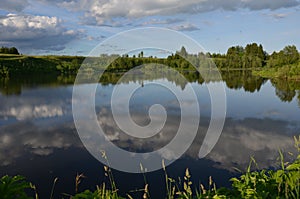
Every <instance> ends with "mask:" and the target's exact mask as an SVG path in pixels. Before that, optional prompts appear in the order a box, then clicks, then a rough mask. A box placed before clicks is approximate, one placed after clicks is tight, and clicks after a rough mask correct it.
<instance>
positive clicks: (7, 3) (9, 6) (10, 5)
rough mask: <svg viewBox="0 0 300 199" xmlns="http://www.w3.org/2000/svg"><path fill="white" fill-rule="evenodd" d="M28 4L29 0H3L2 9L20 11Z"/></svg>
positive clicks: (0, 6)
mask: <svg viewBox="0 0 300 199" xmlns="http://www.w3.org/2000/svg"><path fill="white" fill-rule="evenodd" d="M28 5H29V3H28V1H27V0H1V5H0V10H6V11H17V12H20V11H22V10H23V9H24V8H25V7H26V6H28Z"/></svg>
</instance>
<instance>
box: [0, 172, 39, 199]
mask: <svg viewBox="0 0 300 199" xmlns="http://www.w3.org/2000/svg"><path fill="white" fill-rule="evenodd" d="M29 189H35V188H34V186H33V185H32V184H31V183H29V182H27V181H25V178H24V177H22V176H14V177H10V176H7V175H6V176H3V177H2V178H0V196H1V198H2V199H12V198H14V199H31V198H33V197H30V196H28V195H27V193H26V191H28V190H29Z"/></svg>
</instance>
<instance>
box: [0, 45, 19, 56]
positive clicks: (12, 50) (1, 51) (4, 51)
mask: <svg viewBox="0 0 300 199" xmlns="http://www.w3.org/2000/svg"><path fill="white" fill-rule="evenodd" d="M0 54H14V55H19V54H20V53H19V51H18V49H17V48H16V47H11V48H8V47H4V46H2V47H1V48H0Z"/></svg>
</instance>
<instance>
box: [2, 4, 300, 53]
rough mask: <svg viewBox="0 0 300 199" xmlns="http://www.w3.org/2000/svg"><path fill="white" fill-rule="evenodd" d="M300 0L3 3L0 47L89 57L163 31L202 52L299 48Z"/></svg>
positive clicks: (270, 51) (22, 51)
mask: <svg viewBox="0 0 300 199" xmlns="http://www.w3.org/2000/svg"><path fill="white" fill-rule="evenodd" d="M299 19H300V0H1V2H0V46H8V47H11V46H15V47H17V48H18V49H19V51H20V52H21V53H23V54H33V55H38V54H58V55H63V54H64V55H88V54H89V52H90V51H91V50H92V49H93V48H95V47H96V46H97V45H98V44H99V43H101V42H103V41H104V40H106V39H108V38H110V37H112V36H114V35H116V34H118V33H120V32H122V31H126V30H130V29H134V28H143V27H163V28H168V29H172V30H176V31H179V32H181V33H183V34H186V35H187V36H189V37H191V38H192V39H194V40H195V41H197V42H198V43H199V44H200V45H202V46H203V48H204V49H205V50H206V51H209V52H213V53H226V51H227V49H228V48H229V47H230V46H236V45H241V46H245V45H246V44H248V43H253V42H256V43H259V44H262V45H263V46H264V49H265V50H266V51H267V52H268V53H272V52H273V51H279V50H281V49H283V48H284V47H285V46H287V45H296V47H297V48H298V50H299V49H300V37H299V33H300V20H299Z"/></svg>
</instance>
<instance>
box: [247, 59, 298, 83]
mask: <svg viewBox="0 0 300 199" xmlns="http://www.w3.org/2000/svg"><path fill="white" fill-rule="evenodd" d="M252 74H253V75H256V76H261V77H264V78H270V79H274V78H275V79H276V78H279V79H289V80H299V81H300V62H299V63H297V64H292V65H286V66H282V67H278V68H268V67H266V68H263V69H261V70H254V71H253V72H252Z"/></svg>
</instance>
